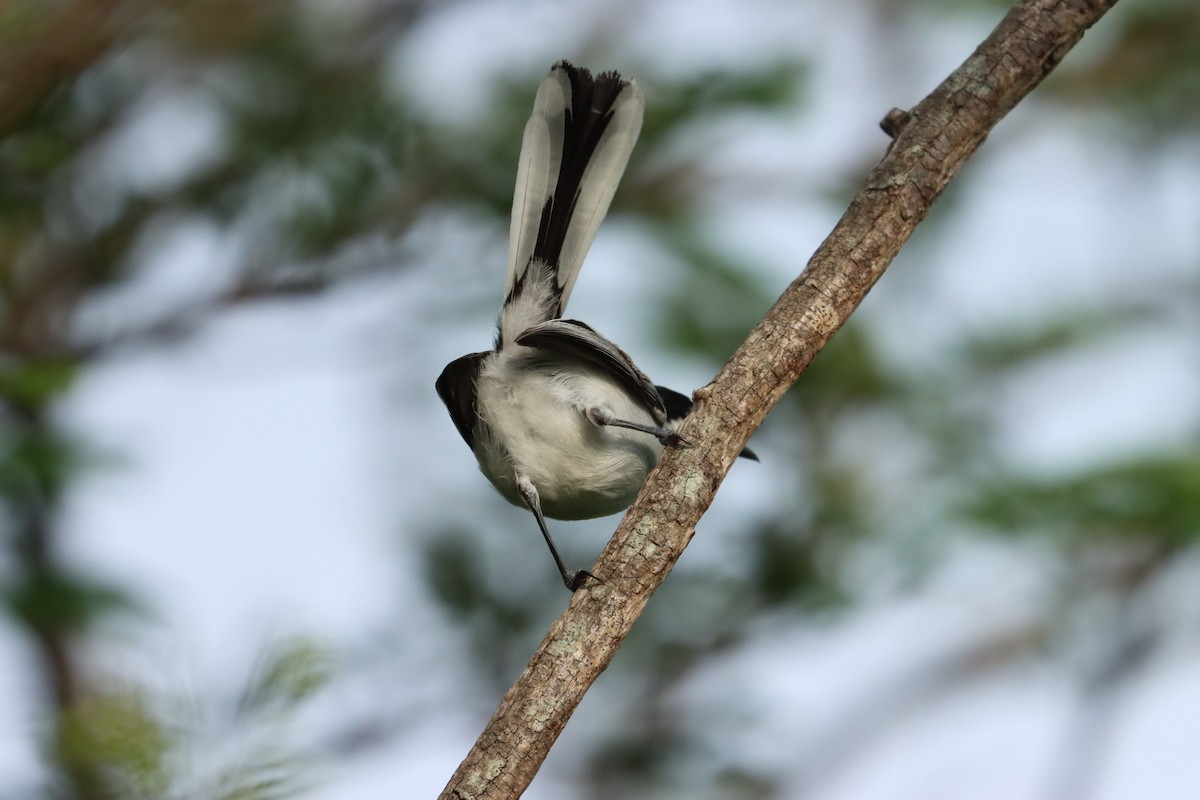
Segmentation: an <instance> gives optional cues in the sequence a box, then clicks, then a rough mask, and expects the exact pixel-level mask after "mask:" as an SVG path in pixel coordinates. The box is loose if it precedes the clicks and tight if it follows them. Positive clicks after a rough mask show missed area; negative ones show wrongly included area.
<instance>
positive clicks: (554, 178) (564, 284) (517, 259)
mask: <svg viewBox="0 0 1200 800" xmlns="http://www.w3.org/2000/svg"><path fill="white" fill-rule="evenodd" d="M571 91H572V88H571V80H570V77H569V76H568V74H567V68H566V67H564V66H563V65H561V64H555V65H554V67H553V68H552V69H551V70H550V74H549V75H547V76H546V78H545V79H543V80H542V83H541V85H540V86H539V87H538V92H537V99H536V100H535V101H534V106H533V114H532V116H531V117H530V118H529V122H528V123H527V124H526V125H525V134H524V138H523V140H522V145H521V160H520V164H519V166H518V168H517V183H516V188H515V190H514V192H513V208H512V221H511V224H510V227H509V245H508V270H507V275H506V278H505V283H504V296H505V297H506V298H507V297H509V296H510V295H511V294H512V291H513V288H514V287H515V286H516V284H517V283H518V281H520V279H521V276H522V275H523V274H524V273H525V270H526V269H527V267H528V265H529V259H530V257H531V256H532V255H533V253H534V249H535V246H536V242H537V237H538V229H539V226H540V224H541V218H542V210H543V209H544V208H545V205H546V201H547V200H548V199H549V198H550V197H551V196H552V195H553V193H554V190H555V187H556V185H557V183H558V179H559V173H560V171H561V167H562V159H563V146H564V142H563V136H564V125H565V119H566V115H567V111H568V109H570V108H571ZM643 107H644V100H643V98H642V93H641V90H640V89H639V88H638V87H637V84H635V83H634V82H633V81H627V82H622V84H621V88H620V92H619V94H618V95H617V97H616V99H615V100H614V101H613V104H612V108H611V113H612V118H611V120H610V121H609V122H608V124H607V126H606V127H605V129H604V131H603V134H602V135H601V137H600V141H599V142H598V144H597V145H596V148H595V151H594V152H593V153H592V156H591V158H590V160H589V162H588V164H587V166H586V168H585V169H584V172H583V177H582V179H581V181H580V184H579V191H578V194H577V195H576V198H575V207H574V211H573V213H572V215H571V220H570V223H569V225H568V227H567V232H566V235H565V237H564V239H563V246H562V250H561V253H560V255H559V259H558V263H557V270H558V289H559V292H560V297H561V300H560V303H559V307H560V308H561V307H565V306H566V303H567V299H568V297H569V296H570V293H571V290H572V288H574V286H575V279H576V278H577V277H578V275H579V269H580V267H581V266H582V265H583V259H584V257H585V256H586V255H587V251H588V248H589V247H591V244H592V241H593V240H594V239H595V238H596V231H597V230H598V229H599V227H600V223H601V222H602V221H603V220H604V217H605V215H606V214H607V213H608V207H609V205H610V204H611V203H612V198H613V194H614V193H615V192H616V190H617V184H619V183H620V181H621V176H622V175H623V174H624V172H625V167H626V165H627V164H628V163H629V156H630V154H631V153H632V152H633V147H634V144H635V143H636V142H637V138H638V134H639V133H640V132H641V128H642V115H643ZM571 199H572V198H555V200H556V202H559V203H564V202H567V203H569V202H571Z"/></svg>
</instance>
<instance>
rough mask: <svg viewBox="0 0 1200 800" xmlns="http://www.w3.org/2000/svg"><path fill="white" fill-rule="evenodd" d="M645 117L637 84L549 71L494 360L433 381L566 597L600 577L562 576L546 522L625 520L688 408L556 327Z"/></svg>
mask: <svg viewBox="0 0 1200 800" xmlns="http://www.w3.org/2000/svg"><path fill="white" fill-rule="evenodd" d="M642 110H643V99H642V93H641V91H640V90H639V89H638V87H637V84H635V83H634V82H633V81H631V80H624V79H622V78H621V76H620V75H618V74H617V73H616V72H604V73H601V74H600V75H597V76H596V77H594V78H593V76H592V75H591V73H590V72H588V71H587V70H586V69H581V68H579V67H576V66H574V65H572V64H570V63H568V62H566V61H560V62H558V63H557V64H555V65H554V66H553V67H551V69H550V74H549V75H547V76H546V78H545V79H544V80H543V81H542V84H541V86H540V87H538V92H537V99H536V100H535V101H534V105H533V115H532V116H531V117H530V118H529V122H528V123H527V124H526V125H525V135H524V139H523V141H522V146H521V159H520V164H519V166H518V168H517V185H516V190H515V192H514V193H513V207H512V222H511V226H510V229H509V246H508V272H507V277H506V278H505V285H504V305H503V306H502V307H501V309H500V319H499V321H498V324H497V331H496V343H495V347H494V349H492V350H489V351H486V352H482V353H471V354H470V355H466V356H463V357H462V358H459V359H456V360H454V361H452V362H450V364H449V365H447V366H446V368H445V369H444V370H443V371H442V374H441V376H440V377H439V378H438V380H437V392H438V395H439V396H440V397H441V398H442V402H443V403H445V404H446V409H447V410H448V411H449V412H450V417H451V419H453V420H454V424H455V426H456V427H457V428H458V432H459V433H460V434H462V437H463V439H464V440H465V441H466V443H467V445H468V446H469V447H470V448H471V450H472V452H474V453H475V457H476V458H477V459H478V460H479V468H480V470H481V471H482V472H483V474H484V475H486V476H487V479H488V480H490V481H491V482H492V485H493V486H495V487H496V490H497V491H499V492H500V494H501V495H503V496H504V498H505V499H506V500H508V501H509V502H510V503H513V504H514V505H519V506H525V507H526V508H528V509H529V510H530V511H532V512H533V515H534V516H535V517H536V518H537V523H538V528H540V529H541V532H542V536H544V537H545V539H546V544H547V545H549V547H550V554H551V555H552V556H554V563H555V564H556V565H557V566H558V571H559V573H560V574H561V575H562V580H563V583H564V584H565V585H566V587H567V588H568V589H570V590H571V591H575V590H576V589H578V588H579V587H580V586H582V585H583V584H584V583H585V582H586V581H587V579H588V578H593V579H594V578H595V576H593V575H592V574H591V573H590V572H588V571H587V570H576V571H571V570H568V569H567V567H566V565H565V564H564V563H563V560H562V557H561V556H560V555H559V554H558V548H557V547H555V545H554V539H553V538H551V536H550V531H549V529H548V528H547V527H546V519H545V518H546V517H552V518H554V519H565V520H572V519H590V518H592V517H602V516H607V515H609V514H615V513H617V512H619V511H623V510H624V509H626V508H628V507H629V505H630V504H631V503H632V502H633V500H634V498H635V497H636V495H637V492H638V489H640V488H641V486H642V483H643V482H644V481H645V480H646V476H647V475H648V474H649V472H650V470H651V469H652V468H653V467H654V465H655V463H656V462H657V461H658V457H659V455H661V453H662V450H663V447H664V446H680V445H684V444H685V442H683V440H682V439H681V438H680V436H679V434H677V433H676V432H675V428H677V427H678V425H679V423H680V421H682V420H683V418H684V417H686V416H687V415H688V413H689V412H690V411H691V408H692V401H691V400H690V399H689V398H687V397H686V396H684V395H682V394H680V393H678V392H674V391H671V390H670V389H666V388H664V387H661V386H655V385H654V384H653V383H651V381H650V379H649V378H647V377H646V376H645V375H644V374H643V373H642V371H641V370H639V369H638V368H637V367H636V366H635V365H634V363H633V361H632V360H631V359H630V358H629V356H628V355H626V354H625V352H624V351H623V350H621V349H620V348H619V347H617V346H616V345H615V344H613V343H612V342H610V341H609V340H608V339H605V338H604V337H603V336H601V335H600V334H599V333H597V332H596V331H595V330H594V329H593V328H591V327H590V326H588V325H585V324H584V323H582V322H579V321H577V320H573V319H563V318H562V314H563V309H564V308H565V306H566V304H567V298H568V297H569V296H570V294H571V289H572V287H574V285H575V279H576V277H578V275H579V268H580V267H581V266H582V264H583V258H584V256H585V255H586V254H587V251H588V247H590V246H591V244H592V240H593V239H594V238H595V236H596V231H597V229H598V228H599V227H600V222H601V221H602V220H603V219H604V215H605V214H607V213H608V206H609V204H610V203H611V202H612V197H613V194H614V193H615V192H616V190H617V184H618V183H619V182H620V180H621V175H622V174H623V173H624V172H625V165H626V164H627V163H628V161H629V154H630V153H631V152H632V151H633V146H634V143H635V142H636V141H637V137H638V133H639V132H640V131H641V128H642ZM742 455H743V456H746V457H748V458H754V457H755V456H754V454H753V453H751V452H750V451H749V450H745V451H743V453H742Z"/></svg>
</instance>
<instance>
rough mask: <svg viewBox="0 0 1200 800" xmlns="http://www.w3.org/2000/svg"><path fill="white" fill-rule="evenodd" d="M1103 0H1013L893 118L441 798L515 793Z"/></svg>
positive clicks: (472, 799)
mask: <svg viewBox="0 0 1200 800" xmlns="http://www.w3.org/2000/svg"><path fill="white" fill-rule="evenodd" d="M1115 4H1116V0H1025V1H1024V2H1020V3H1018V4H1017V6H1016V7H1015V8H1013V9H1012V11H1010V12H1009V13H1008V15H1007V16H1005V18H1004V19H1003V20H1002V21H1001V22H1000V24H999V25H998V26H997V27H996V29H995V30H994V31H993V32H992V34H991V35H990V36H989V37H988V38H987V39H986V40H985V41H984V42H983V44H981V45H980V46H979V48H978V49H977V50H976V51H975V52H974V53H973V54H972V55H971V57H970V58H968V59H967V60H966V62H964V63H963V65H962V66H961V67H959V68H958V69H957V70H956V71H955V72H954V73H953V74H952V75H951V76H950V77H949V78H947V79H946V80H945V82H943V83H942V84H941V85H940V86H938V87H937V89H935V90H934V92H933V93H932V94H930V95H929V96H928V97H926V98H925V99H924V100H922V101H921V103H920V104H919V105H917V106H916V107H915V108H913V109H912V110H911V111H909V112H907V113H904V112H892V113H890V114H888V117H887V119H886V120H885V123H884V124H885V129H886V130H887V131H888V132H889V133H890V134H891V135H892V136H893V137H894V141H893V142H892V145H891V147H890V148H889V149H888V152H887V154H886V155H885V157H884V158H883V160H882V161H880V163H879V164H878V165H877V166H876V167H875V169H874V170H872V171H871V174H870V175H869V176H868V177H867V180H866V183H865V185H864V186H863V188H862V190H861V191H859V193H858V195H857V196H856V197H855V198H854V200H853V201H852V202H851V203H850V207H849V208H848V209H847V210H846V213H845V214H844V215H843V216H842V218H841V220H840V221H839V222H838V224H837V226H836V227H835V228H834V230H833V232H832V233H831V234H830V235H829V237H828V238H827V239H826V240H825V241H824V242H823V243H822V244H821V246H820V248H818V250H817V252H816V253H815V254H814V255H813V257H812V259H811V260H810V261H809V263H808V266H807V267H806V268H805V270H804V272H803V273H802V274H801V275H800V276H799V277H798V278H797V279H796V280H795V281H794V282H793V283H792V284H791V286H789V287H788V289H787V291H786V292H784V294H783V295H782V296H781V297H780V298H779V300H778V301H777V302H776V303H775V305H774V306H773V307H772V308H771V310H770V311H769V312H768V313H767V315H766V317H764V318H763V320H762V322H760V323H759V324H758V325H757V326H756V327H755V328H754V330H753V331H751V332H750V335H749V337H748V338H747V339H746V342H745V343H744V344H743V345H742V346H741V348H739V349H738V351H737V352H736V353H734V355H733V356H732V357H731V358H730V359H729V361H728V363H726V365H725V366H724V368H723V369H722V370H721V372H720V374H718V375H717V377H716V378H715V379H714V380H713V382H712V383H710V384H709V385H708V386H707V387H705V388H704V389H701V390H700V391H699V392H697V404H696V410H695V412H694V413H693V414H692V416H691V417H689V418H688V420H687V421H686V422H685V423H684V426H683V428H682V430H681V433H682V434H683V436H684V437H685V438H686V439H687V440H688V441H690V442H692V443H693V444H694V445H695V446H694V447H692V448H690V449H683V450H671V451H668V452H667V453H665V454H664V456H663V458H662V460H661V462H660V463H659V465H658V467H657V468H656V469H655V471H654V472H652V473H651V475H650V477H649V478H648V479H647V481H646V485H645V486H644V487H643V488H642V492H641V494H640V495H639V496H638V499H637V502H635V503H634V505H633V507H632V508H631V509H630V510H629V513H628V514H626V516H625V519H624V520H622V522H621V525H620V527H619V528H618V529H617V531H616V533H615V534H614V535H613V538H612V540H611V541H610V542H609V543H608V546H607V547H606V548H605V550H604V552H603V553H602V554H601V556H600V558H599V560H598V561H597V562H596V565H595V567H594V568H593V572H594V573H595V574H596V575H597V576H598V577H600V578H601V579H602V580H603V581H604V583H602V584H599V585H595V586H593V587H591V588H585V589H582V590H580V591H578V592H576V593H575V596H574V597H573V599H572V600H571V604H570V606H569V607H568V608H567V610H566V611H565V612H564V613H563V614H562V616H561V617H559V618H558V619H557V620H556V621H555V622H554V624H553V625H552V626H551V628H550V630H549V632H548V633H547V635H546V638H545V640H544V641H543V642H542V644H541V646H540V647H539V648H538V649H537V652H535V653H534V655H533V658H532V659H531V660H530V662H529V665H528V666H527V667H526V668H525V671H524V673H523V674H522V675H521V676H520V677H519V678H518V679H517V682H516V683H515V684H513V686H512V687H511V688H510V689H509V690H508V692H507V693H506V694H505V696H504V699H503V700H502V701H501V703H500V707H499V708H498V709H497V710H496V713H495V714H494V715H493V716H492V719H491V720H490V721H489V722H488V724H487V727H486V728H485V729H484V731H483V733H482V734H481V735H480V737H479V739H478V741H477V742H476V743H475V746H474V747H473V748H472V750H471V752H470V753H469V754H468V755H467V757H466V759H464V760H463V762H462V764H461V765H460V766H459V768H458V770H457V771H456V772H455V773H454V775H453V777H452V778H451V779H450V782H449V783H448V784H447V786H446V788H445V789H444V790H443V792H442V794H441V797H442V798H448V799H453V800H483V799H484V798H487V800H500V799H501V798H516V797H519V796H520V795H521V793H522V792H523V791H524V790H525V788H526V787H527V786H528V785H529V783H530V781H532V780H533V776H534V775H535V774H536V773H537V771H538V769H539V768H540V767H541V764H542V761H543V760H544V759H545V757H546V755H547V753H548V752H549V750H550V747H551V746H552V745H553V744H554V741H555V740H556V739H557V738H558V734H559V733H560V732H561V731H562V729H563V726H565V725H566V723H567V720H568V719H569V718H570V716H571V713H572V712H573V711H574V710H575V707H576V706H577V705H578V704H579V701H580V700H581V699H582V698H583V695H584V693H585V692H586V691H587V689H588V687H589V686H591V684H592V682H593V681H594V680H595V679H596V677H597V676H598V675H599V674H600V673H601V672H602V671H603V670H604V668H605V667H606V666H607V665H608V662H609V661H610V660H611V659H612V656H613V654H614V653H615V652H616V650H617V648H618V647H619V646H620V644H621V642H622V641H623V640H624V638H625V636H626V635H627V634H628V633H629V630H630V628H631V627H632V626H633V623H634V622H635V621H636V620H637V618H638V616H639V615H640V614H641V611H642V609H643V607H644V606H645V604H646V602H647V600H648V599H649V597H650V595H651V594H652V593H653V592H654V590H655V589H656V588H658V585H659V584H660V583H662V581H663V579H664V578H665V577H666V576H667V573H669V572H670V570H671V568H672V566H674V564H675V562H676V561H677V560H678V559H679V556H680V555H681V554H682V553H683V550H684V548H685V547H686V546H687V544H688V542H689V541H690V540H691V538H692V535H693V533H694V532H695V526H696V523H697V521H699V519H700V516H701V515H702V514H703V513H704V512H705V510H707V509H708V506H709V504H710V503H711V502H712V498H713V495H714V494H715V493H716V490H717V487H718V486H720V484H721V481H722V480H723V479H724V477H725V474H726V472H727V471H728V470H729V467H730V465H731V464H732V463H733V461H734V459H735V458H736V456H737V454H738V452H739V451H740V450H741V448H742V447H743V446H744V445H745V444H746V441H747V440H748V439H749V438H750V435H751V434H752V433H753V432H754V430H755V429H756V428H758V426H759V424H760V423H761V422H762V420H763V418H764V417H765V416H766V414H767V412H768V411H770V410H771V408H772V407H773V406H774V405H775V403H777V402H778V401H779V399H780V398H781V397H782V396H783V394H784V392H786V391H787V390H788V388H789V387H791V385H792V384H793V383H794V382H795V381H796V379H797V378H798V377H799V376H800V373H801V372H803V371H804V369H805V368H806V367H807V366H808V364H809V363H810V362H811V361H812V360H813V357H814V356H816V354H817V353H818V352H819V351H820V350H821V348H822V347H824V345H825V343H826V342H827V341H829V338H830V337H831V336H832V335H833V334H834V332H835V331H837V329H838V328H839V327H841V326H842V324H843V323H844V322H845V321H846V319H847V318H848V317H849V316H850V313H851V312H852V311H853V310H854V309H855V308H856V307H857V306H858V304H859V303H860V302H862V299H863V298H864V297H865V296H866V294H867V292H868V291H869V290H870V288H871V287H872V286H873V285H874V284H875V282H876V281H878V280H879V278H880V277H881V276H882V275H883V272H884V270H885V269H887V267H888V265H889V264H890V263H891V262H892V259H893V258H894V257H895V255H896V253H897V252H899V250H900V247H901V246H902V245H903V244H904V243H905V242H906V241H907V240H908V237H909V236H910V235H911V234H912V231H913V229H915V228H916V226H917V224H918V223H920V221H921V220H922V219H924V218H925V215H926V214H927V213H928V212H929V208H930V206H931V205H932V203H933V201H934V200H935V199H936V198H937V197H938V195H939V194H941V192H942V190H943V189H944V188H945V187H946V185H947V184H948V183H949V182H950V179H951V178H952V177H953V176H954V175H955V173H956V172H957V171H958V169H959V167H961V166H962V164H963V162H965V161H966V160H967V158H968V157H969V156H970V155H971V154H972V153H973V152H974V151H975V149H976V148H977V147H978V146H979V144H980V143H981V142H982V141H983V139H984V138H985V137H986V136H987V134H988V132H989V131H990V130H991V129H992V127H993V126H995V124H996V123H997V122H999V121H1000V119H1002V118H1003V117H1004V115H1005V114H1007V113H1008V112H1009V111H1010V110H1011V109H1012V108H1013V107H1014V106H1015V105H1016V104H1017V103H1018V102H1019V101H1020V100H1021V99H1022V98H1023V97H1025V95H1027V94H1028V93H1029V92H1030V91H1032V90H1033V88H1034V87H1036V86H1037V85H1038V84H1039V83H1040V82H1041V80H1042V79H1043V78H1044V77H1046V75H1048V74H1049V73H1050V72H1051V71H1052V70H1053V69H1054V67H1055V66H1057V65H1058V62H1059V61H1060V60H1061V59H1062V58H1063V56H1064V55H1066V53H1067V51H1069V50H1070V49H1071V48H1072V47H1073V46H1074V45H1075V44H1076V43H1077V42H1078V41H1079V40H1080V38H1082V36H1083V34H1084V31H1086V30H1087V28H1089V27H1090V26H1091V25H1092V24H1094V23H1095V22H1096V21H1097V20H1098V19H1100V17H1101V16H1103V15H1104V13H1105V12H1107V11H1108V10H1109V9H1110V8H1111V7H1112V6H1113V5H1115Z"/></svg>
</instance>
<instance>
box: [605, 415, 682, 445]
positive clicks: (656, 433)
mask: <svg viewBox="0 0 1200 800" xmlns="http://www.w3.org/2000/svg"><path fill="white" fill-rule="evenodd" d="M583 413H584V414H586V415H587V418H588V419H589V420H591V422H592V424H593V425H600V426H609V427H612V428H628V429H629V430H631V431H641V432H642V433H648V434H650V435H651V436H653V437H654V438H655V439H658V441H660V442H662V444H663V446H664V447H691V446H692V445H691V444H690V443H689V442H688V440H687V439H684V438H683V437H682V436H680V435H679V434H678V433H676V432H675V431H673V430H671V429H670V428H659V427H656V426H654V425H642V424H640V423H637V422H629V421H628V420H624V419H617V418H616V417H614V416H613V415H612V414H611V413H610V412H608V411H607V410H605V409H603V408H599V407H597V406H591V407H589V408H587V409H585V410H584V412H583Z"/></svg>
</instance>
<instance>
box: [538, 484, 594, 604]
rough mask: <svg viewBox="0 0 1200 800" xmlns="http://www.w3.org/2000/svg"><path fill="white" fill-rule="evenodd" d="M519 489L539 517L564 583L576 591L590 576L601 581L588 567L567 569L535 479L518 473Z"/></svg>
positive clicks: (539, 526) (539, 525) (544, 535)
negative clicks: (547, 525) (552, 533)
mask: <svg viewBox="0 0 1200 800" xmlns="http://www.w3.org/2000/svg"><path fill="white" fill-rule="evenodd" d="M517 491H518V492H520V493H521V499H522V500H524V501H525V505H526V506H528V507H529V510H530V511H532V512H533V516H535V517H536V518H537V524H538V528H539V529H541V531H542V536H543V537H544V538H545V539H546V545H547V546H548V547H549V548H550V555H552V556H554V563H555V565H556V566H557V567H558V573H559V574H560V575H562V581H563V585H564V586H566V587H567V588H568V589H570V590H571V591H572V592H574V591H575V590H577V589H579V588H580V587H581V586H583V584H584V583H586V582H587V579H588V578H591V579H592V580H594V581H600V579H599V578H597V577H596V576H595V575H593V574H592V573H590V572H588V571H587V570H586V569H580V570H576V571H574V572H572V571H571V570H569V569H567V565H566V564H564V563H563V560H562V556H560V555H559V554H558V548H557V547H555V546H554V539H553V538H552V537H551V536H550V529H549V528H547V527H546V518H545V517H544V516H542V501H541V499H540V498H539V497H538V491H537V487H535V486H534V485H533V481H531V480H529V478H527V477H526V476H524V475H518V476H517Z"/></svg>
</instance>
